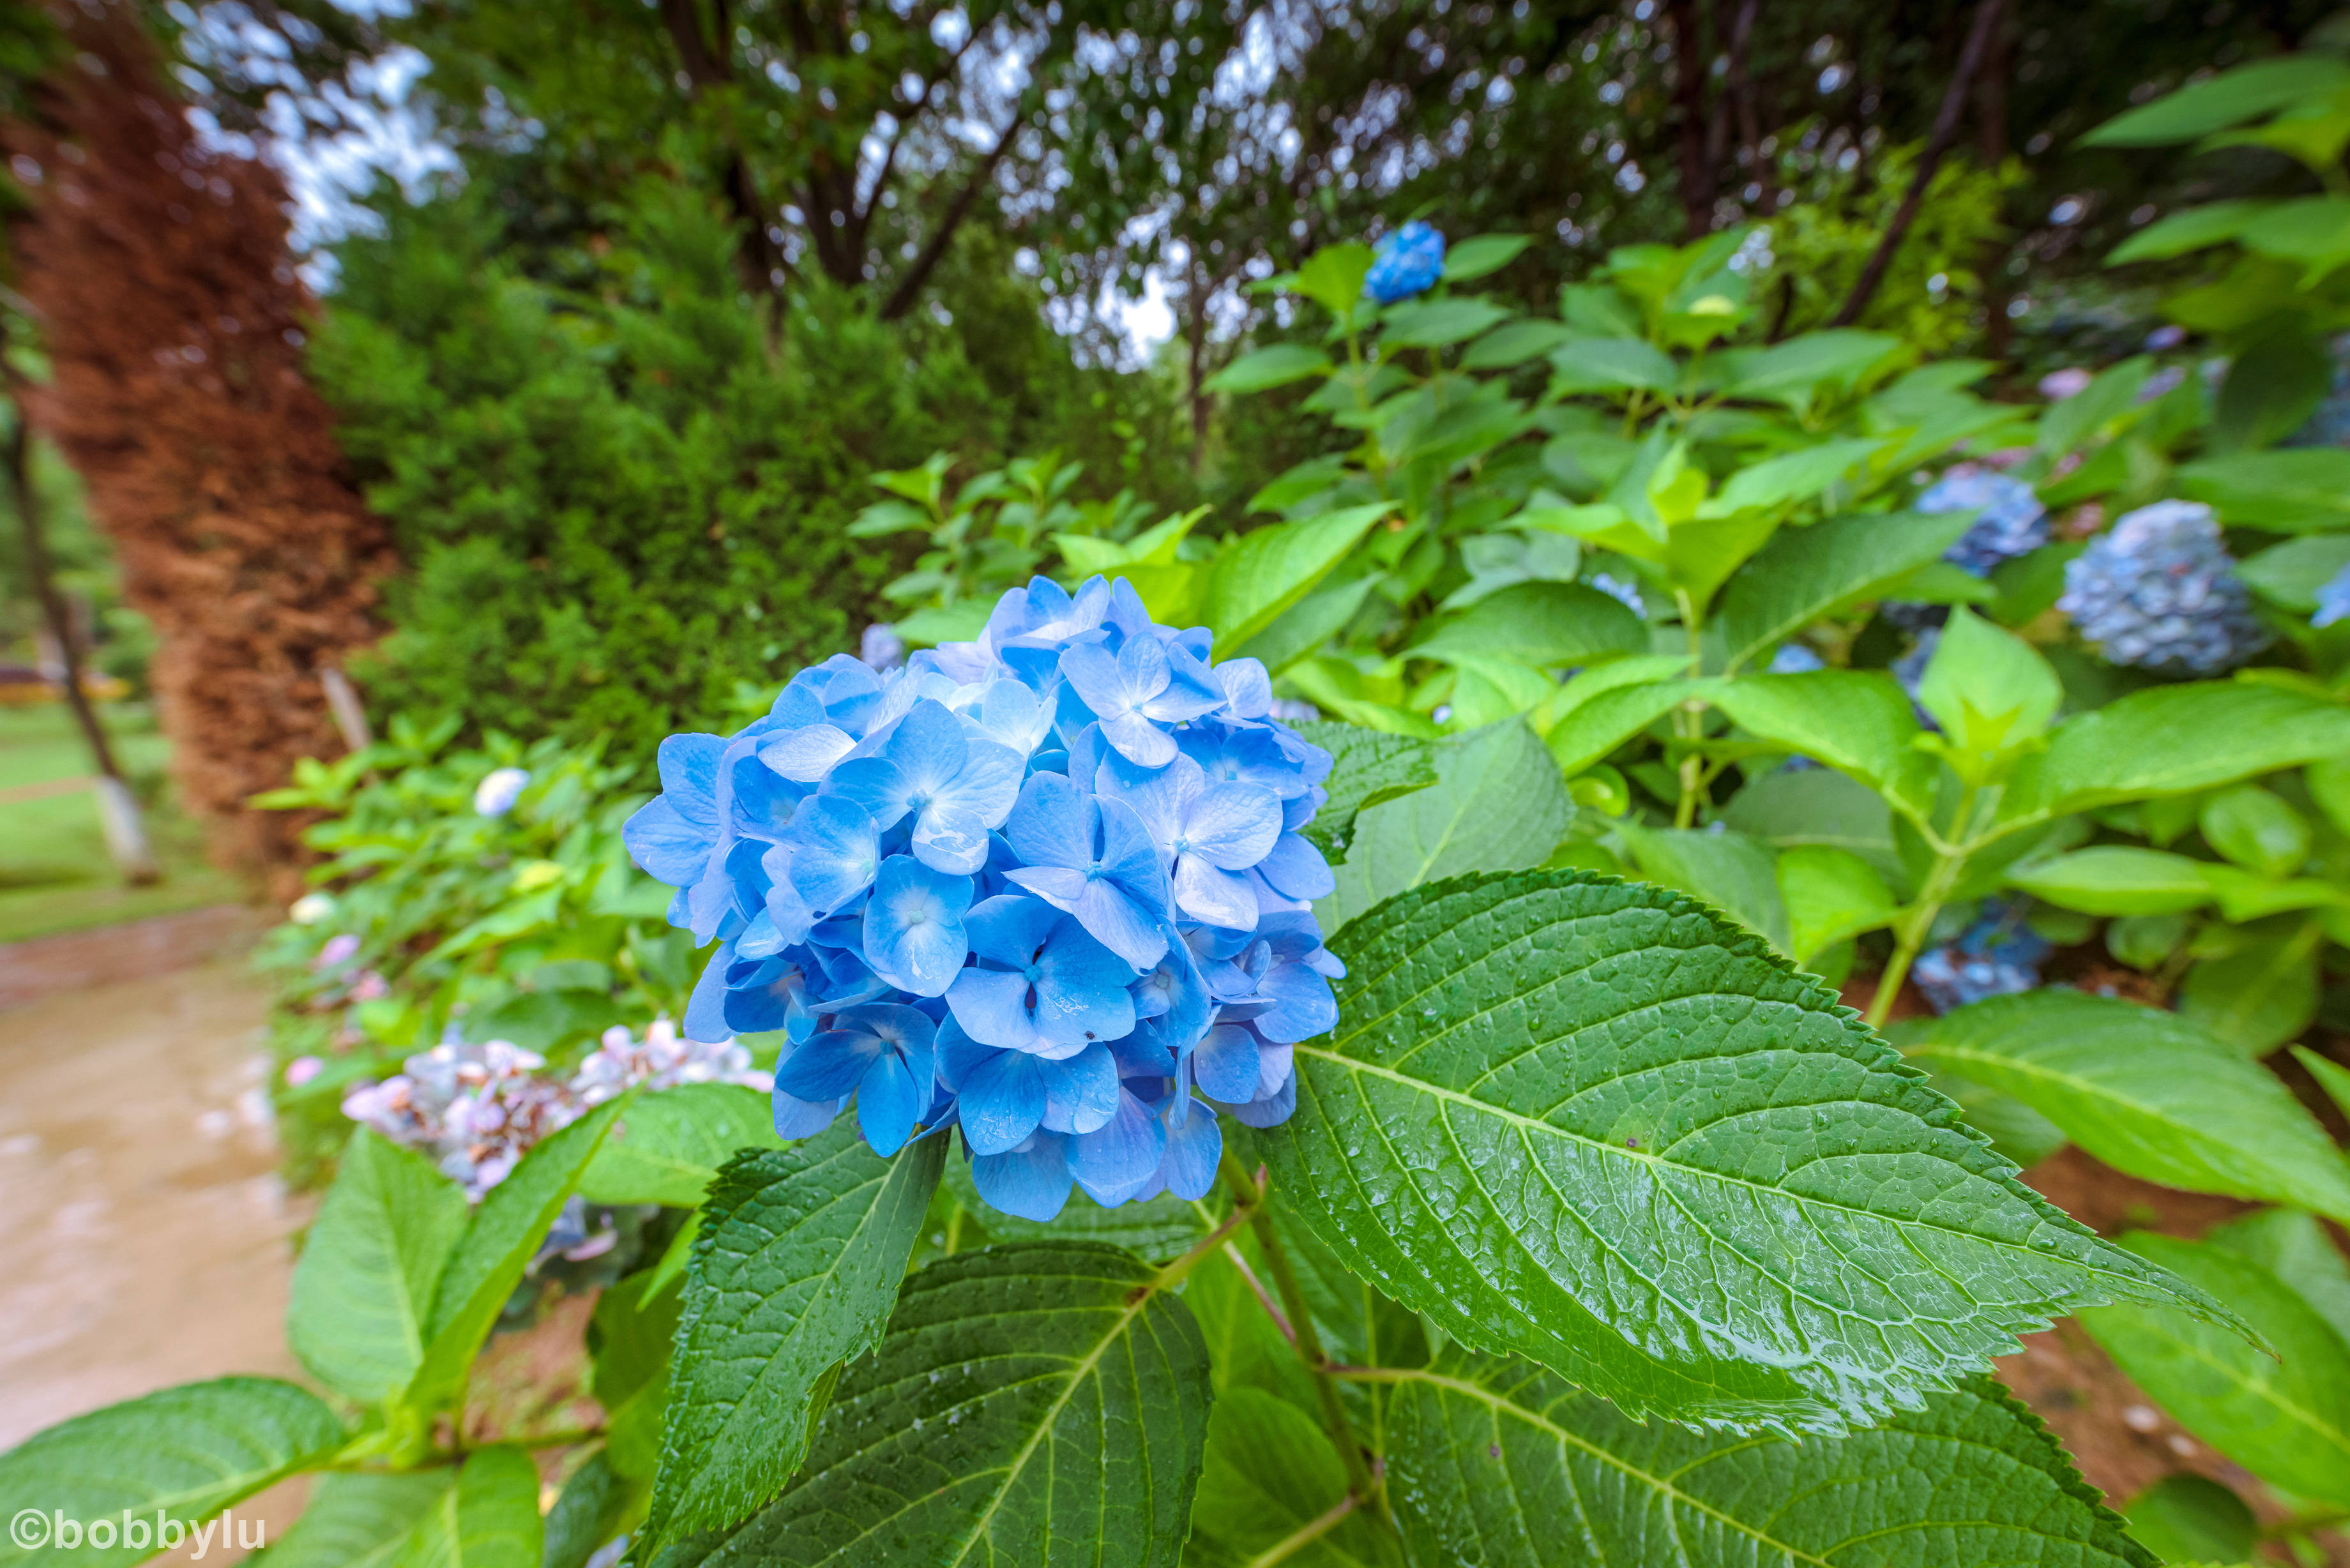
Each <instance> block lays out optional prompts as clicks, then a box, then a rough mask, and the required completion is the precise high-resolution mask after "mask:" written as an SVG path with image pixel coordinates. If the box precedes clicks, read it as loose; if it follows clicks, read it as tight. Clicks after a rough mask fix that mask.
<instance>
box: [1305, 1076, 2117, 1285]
mask: <svg viewBox="0 0 2350 1568" xmlns="http://www.w3.org/2000/svg"><path fill="white" fill-rule="evenodd" d="M1294 1049H1295V1051H1296V1052H1297V1054H1300V1055H1302V1056H1318V1057H1320V1058H1321V1059H1322V1060H1324V1061H1326V1062H1329V1063H1332V1064H1336V1065H1337V1066H1340V1067H1344V1068H1347V1069H1350V1070H1352V1071H1354V1072H1357V1073H1367V1074H1370V1075H1374V1076H1377V1077H1382V1078H1386V1079H1388V1081H1390V1082H1392V1083H1396V1084H1399V1085H1403V1086H1404V1087H1405V1088H1407V1089H1412V1090H1416V1091H1418V1092H1419V1093H1421V1094H1426V1095H1430V1096H1435V1097H1436V1098H1438V1099H1442V1100H1449V1101H1451V1102H1452V1103H1453V1104H1456V1105H1460V1106H1467V1107H1468V1108H1470V1109H1471V1110H1472V1111H1475V1112H1478V1113H1480V1114H1482V1115H1485V1116H1498V1117H1500V1118H1501V1119H1503V1121H1506V1122H1510V1123H1512V1124H1513V1125H1515V1126H1517V1127H1523V1128H1525V1129H1527V1130H1528V1131H1530V1132H1542V1133H1545V1134H1548V1135H1549V1136H1551V1137H1555V1138H1559V1139H1561V1140H1563V1141H1565V1142H1569V1143H1574V1144H1579V1145H1581V1146H1583V1147H1586V1148H1589V1149H1595V1150H1597V1151H1599V1152H1601V1153H1603V1154H1607V1155H1610V1156H1613V1157H1614V1158H1618V1159H1630V1160H1637V1161H1638V1162H1640V1163H1641V1164H1644V1165H1648V1166H1654V1167H1658V1168H1662V1169H1666V1170H1672V1171H1678V1172H1681V1173H1683V1174H1686V1175H1688V1176H1690V1177H1692V1178H1695V1179H1700V1180H1706V1181H1713V1182H1719V1183H1721V1184H1723V1185H1725V1186H1731V1187H1743V1188H1746V1189H1749V1190H1751V1191H1755V1192H1762V1193H1767V1194H1769V1195H1770V1196H1771V1197H1773V1199H1783V1200H1787V1201H1792V1202H1794V1203H1797V1204H1800V1205H1806V1206H1816V1207H1818V1208H1821V1209H1826V1210H1835V1211H1836V1212H1839V1213H1844V1214H1851V1215H1856V1216H1860V1217H1863V1218H1866V1219H1867V1220H1873V1221H1876V1222H1877V1223H1881V1224H1886V1225H1890V1226H1894V1227H1897V1228H1907V1229H1916V1230H1922V1231H1939V1232H1940V1233H1942V1234H1944V1235H1949V1236H1955V1237H1960V1238H1963V1239H1964V1240H1966V1241H1971V1242H1974V1243H1976V1244H1978V1245H1981V1246H1984V1247H1992V1248H1997V1249H2000V1250H2002V1251H2010V1252H2019V1253H2022V1254H2023V1255H2025V1256H2027V1257H2032V1258H2036V1259H2039V1260H2041V1261H2042V1262H2062V1263H2066V1264H2070V1265H2073V1266H2076V1267H2079V1268H2082V1269H2085V1270H2087V1271H2088V1272H2092V1273H2095V1274H2101V1275H2106V1276H2110V1277H2112V1278H2115V1279H2120V1280H2129V1281H2130V1282H2131V1283H2132V1284H2134V1285H2135V1284H2137V1283H2138V1282H2137V1281H2135V1280H2130V1276H2128V1275H2127V1274H2125V1273H2123V1272H2121V1271H2119V1270H2116V1269H2113V1268H2110V1267H2105V1266H2100V1265H2099V1264H2098V1263H2096V1262H2093V1261H2085V1260H2083V1259H2078V1258H2069V1257H2065V1256H2063V1255H2062V1254H2059V1253H2054V1252H2050V1251H2043V1250H2041V1249H2038V1248H2034V1247H2029V1246H2025V1245H2023V1244H2022V1243H2020V1242H2015V1241H2004V1240H2002V1239H2001V1238H1999V1237H1996V1236H1985V1235H1983V1234H1981V1232H1979V1231H1963V1230H1960V1229H1958V1228H1956V1227H1954V1226H1950V1225H1944V1224H1940V1223H1938V1222H1936V1221H1934V1220H1926V1219H1918V1218H1911V1217H1908V1216H1903V1215H1892V1214H1881V1213H1879V1212H1877V1210H1874V1209H1861V1208H1856V1207H1855V1206H1853V1205H1851V1204H1849V1203H1841V1202H1838V1201H1837V1200H1836V1199H1833V1198H1825V1197H1820V1196H1817V1195H1810V1194H1804V1195H1799V1194H1796V1193H1792V1192H1789V1191H1788V1190H1786V1189H1784V1188H1780V1187H1772V1186H1769V1185H1767V1184H1765V1183H1763V1182H1760V1181H1756V1180H1753V1179H1750V1178H1747V1177H1742V1176H1732V1175H1730V1174H1729V1173H1727V1172H1725V1171H1717V1170H1707V1169H1705V1168H1701V1167H1699V1166H1693V1165H1683V1164H1680V1163H1678V1162H1676V1161H1671V1160H1665V1159H1660V1158H1657V1157H1656V1156H1654V1155H1651V1154H1648V1153H1647V1152H1646V1151H1644V1150H1640V1149H1633V1148H1618V1147H1617V1146H1616V1145H1614V1144H1612V1143H1609V1142H1607V1141H1605V1140H1604V1139H1600V1138H1595V1137H1590V1136H1588V1135H1587V1134H1584V1133H1578V1132H1575V1131H1572V1130H1570V1129H1568V1128H1565V1127H1557V1126H1555V1125H1554V1124H1552V1123H1550V1122H1546V1121H1543V1120H1541V1119H1540V1118H1538V1117H1534V1116H1525V1115H1523V1114H1522V1113H1520V1112H1517V1111H1513V1110H1511V1109H1509V1108H1507V1107H1506V1106H1497V1105H1494V1104H1492V1102H1491V1101H1488V1100H1480V1099H1477V1098H1475V1097H1474V1096H1469V1095H1464V1094H1461V1093H1460V1092H1459V1091H1457V1090H1453V1089H1447V1088H1443V1087H1441V1086H1440V1085H1435V1084H1431V1083H1430V1082H1428V1081H1427V1080H1426V1079H1423V1078H1413V1077H1409V1076H1407V1075H1404V1074H1401V1073H1397V1072H1394V1071H1391V1070H1389V1069H1388V1068H1385V1067H1381V1066H1378V1065H1376V1064H1372V1063H1369V1062H1364V1061H1360V1060H1358V1059H1357V1058H1355V1057H1351V1056H1343V1055H1340V1054H1338V1053H1337V1052H1336V1051H1332V1050H1328V1049H1325V1048H1321V1047H1317V1046H1315V1045H1312V1044H1300V1045H1297V1046H1295V1047H1294ZM1860 1103H1874V1102H1860ZM1944 1163H1950V1162H1948V1161H1945V1162H1944ZM1960 1169H1961V1170H1963V1169H1964V1168H1963V1167H1960ZM1966 1174H1968V1175H1970V1176H1976V1175H1978V1173H1976V1172H1972V1171H1967V1172H1966ZM1979 1179H1985V1180H1988V1179H1989V1178H1979ZM1659 1185H1660V1186H1661V1185H1663V1184H1662V1183H1660V1184H1659ZM1708 1233H1709V1234H1711V1231H1709V1232H1708ZM1717 1239H1718V1238H1717ZM1725 1244H1726V1243H1725Z"/></svg>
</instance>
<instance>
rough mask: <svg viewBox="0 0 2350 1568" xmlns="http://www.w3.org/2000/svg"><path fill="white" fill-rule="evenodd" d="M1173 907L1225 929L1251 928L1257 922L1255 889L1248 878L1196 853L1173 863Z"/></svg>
mask: <svg viewBox="0 0 2350 1568" xmlns="http://www.w3.org/2000/svg"><path fill="white" fill-rule="evenodd" d="M1175 907H1176V908H1177V909H1179V910H1180V911H1181V912H1182V915H1183V918H1184V919H1191V920H1201V921H1204V922H1205V923H1206V924H1208V925H1211V926H1222V927H1223V928H1224V929H1227V930H1235V931H1245V930H1251V929H1254V928H1255V926H1256V922H1257V901H1256V889H1255V888H1252V887H1250V886H1249V882H1248V878H1247V877H1243V876H1240V875H1238V874H1237V873H1235V872H1231V871H1219V870H1217V869H1216V868H1215V867H1213V866H1211V865H1209V864H1208V863H1207V862H1206V861H1205V860H1203V859H1201V857H1199V856H1197V855H1186V856H1185V857H1183V858H1182V859H1180V860H1179V861H1177V862H1176V863H1175Z"/></svg>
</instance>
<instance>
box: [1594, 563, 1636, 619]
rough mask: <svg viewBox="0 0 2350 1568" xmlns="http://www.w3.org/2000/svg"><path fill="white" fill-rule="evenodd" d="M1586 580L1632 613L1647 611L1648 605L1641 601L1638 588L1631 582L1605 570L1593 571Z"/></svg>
mask: <svg viewBox="0 0 2350 1568" xmlns="http://www.w3.org/2000/svg"><path fill="white" fill-rule="evenodd" d="M1586 581H1587V582H1589V583H1590V585H1591V586H1592V587H1595V588H1597V589H1598V590H1599V591H1600V592H1601V593H1603V594H1606V595H1607V597H1609V598H1611V599H1614V600H1615V601H1616V602H1617V604H1619V605H1622V606H1623V607H1625V608H1626V609H1628V610H1630V611H1631V612H1632V613H1633V614H1634V615H1647V614H1648V606H1647V605H1646V604H1645V603H1643V602H1642V601H1641V598H1640V590H1639V589H1638V587H1635V586H1633V585H1632V584H1630V583H1627V582H1625V581H1623V580H1622V579H1621V578H1618V577H1611V576H1608V575H1607V573H1605V572H1594V573H1592V574H1591V576H1589V577H1588V578H1586Z"/></svg>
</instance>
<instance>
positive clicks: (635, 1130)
mask: <svg viewBox="0 0 2350 1568" xmlns="http://www.w3.org/2000/svg"><path fill="white" fill-rule="evenodd" d="M781 1146H782V1140H781V1139H779V1138H777V1137H775V1112H774V1110H773V1109H772V1108H771V1106H769V1104H768V1099H767V1096H764V1095H763V1094H761V1093H759V1091H758V1090H756V1089H748V1088H744V1087H743V1085H740V1084H680V1085H677V1086H676V1087H674V1088H669V1089H663V1090H660V1092H658V1093H655V1094H650V1095H640V1096H638V1098H637V1100H636V1102H635V1103H634V1104H632V1105H631V1106H629V1109H628V1114H627V1115H625V1116H622V1117H621V1118H620V1120H619V1123H618V1124H616V1125H615V1126H614V1127H613V1128H612V1131H611V1133H610V1135H609V1136H608V1137H606V1138H605V1139H604V1145H603V1147H601V1148H598V1150H597V1151H596V1158H594V1159H593V1160H591V1161H590V1162H589V1163H588V1166H587V1174H586V1175H585V1176H583V1177H581V1178H580V1179H579V1196H581V1197H582V1198H585V1199H587V1201H588V1202H590V1203H660V1204H666V1205H667V1206H669V1207H670V1208H672V1209H692V1208H696V1207H698V1206H699V1205H700V1204H701V1202H702V1192H703V1191H704V1190H705V1189H707V1188H708V1187H709V1185H710V1180H711V1178H712V1177H713V1176H715V1175H717V1174H718V1168H719V1167H720V1166H722V1165H724V1164H725V1163H726V1161H727V1160H728V1159H729V1158H733V1155H734V1154H735V1153H736V1151H738V1150H741V1149H745V1148H777V1147H781Z"/></svg>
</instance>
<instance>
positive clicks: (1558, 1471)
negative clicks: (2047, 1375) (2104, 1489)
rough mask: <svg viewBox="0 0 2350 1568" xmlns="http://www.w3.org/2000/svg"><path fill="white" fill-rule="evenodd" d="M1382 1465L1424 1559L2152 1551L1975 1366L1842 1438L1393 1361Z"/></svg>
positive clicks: (1791, 1562) (1797, 1564)
mask: <svg viewBox="0 0 2350 1568" xmlns="http://www.w3.org/2000/svg"><path fill="white" fill-rule="evenodd" d="M1392 1411H1393V1414H1392V1416H1391V1417H1390V1420H1391V1426H1392V1429H1393V1433H1394V1437H1393V1439H1392V1444H1391V1453H1390V1457H1389V1463H1390V1465H1391V1467H1392V1469H1393V1471H1394V1476H1395V1480H1394V1481H1393V1482H1391V1483H1390V1484H1391V1485H1392V1486H1393V1488H1394V1489H1395V1491H1396V1493H1397V1495H1398V1496H1399V1497H1400V1498H1401V1499H1403V1500H1405V1507H1406V1509H1407V1510H1408V1513H1409V1517H1410V1519H1411V1521H1412V1523H1413V1525H1414V1534H1415V1537H1416V1538H1422V1539H1425V1541H1426V1542H1427V1543H1428V1545H1429V1546H1430V1547H1432V1548H1433V1549H1432V1550H1423V1551H1420V1552H1417V1553H1416V1555H1419V1556H1420V1557H1422V1558H1424V1559H1425V1560H1427V1561H1429V1562H1447V1563H1478V1564H1480V1565H1481V1568H1569V1565H1576V1568H1580V1565H1582V1564H1587V1563H1611V1564H1612V1563H1624V1564H1634V1563H1641V1564H1645V1563H1682V1564H1695V1563H1703V1564H1725V1565H1726V1564H1738V1565H1740V1568H1815V1565H1822V1564H1827V1563H1837V1564H1844V1563H1851V1564H1856V1565H1857V1564H1861V1563H1868V1564H1880V1563H1883V1564H1891V1563H1900V1564H1919V1565H1927V1564H1943V1563H1950V1564H1959V1563H1965V1564H1977V1563H2002V1564H2015V1565H2022V1564H2043V1565H2045V1568H2152V1565H2153V1561H2154V1560H2153V1559H2152V1558H2150V1557H2148V1556H2147V1554H2146V1553H2145V1552H2144V1551H2142V1550H2141V1549H2140V1548H2138V1547H2137V1545H2136V1544H2135V1543H2134V1542H2131V1541H2129V1540H2128V1538H2127V1537H2126V1536H2125V1535H2124V1534H2123V1532H2122V1521H2120V1520H2119V1519H2117V1518H2116V1517H2115V1516H2114V1515H2113V1514H2112V1513H2110V1512H2108V1511H2106V1509H2104V1508H2103V1507H2101V1506H2099V1504H2098V1501H2097V1495H2098V1494H2097V1492H2096V1490H2095V1488H2093V1487H2091V1486H2089V1485H2088V1484H2087V1483H2086V1482H2085V1481H2083V1480H2082V1479H2081V1478H2080V1476H2079V1474H2078V1473H2077V1472H2076V1471H2074V1469H2073V1466H2072V1462H2071V1461H2070V1460H2069V1459H2066V1458H2065V1455H2064V1449H2062V1448H2060V1447H2059V1446H2058V1445H2057V1442H2056V1439H2055V1438H2054V1437H2052V1436H2050V1435H2049V1432H2048V1430H2047V1428H2044V1427H2043V1426H2042V1425H2041V1423H2040V1420H2039V1417H2036V1416H2034V1415H2033V1414H2032V1413H2031V1412H2030V1411H2029V1410H2027V1409H2025V1408H2024V1407H2023V1406H2022V1404H2021V1403H2020V1402H2018V1401H2017V1400H2016V1399H2015V1397H2013V1396H2012V1395H2011V1394H2009V1393H2008V1392H2007V1390H2005V1389H2004V1388H2002V1387H2001V1386H1999V1385H1998V1384H1997V1383H1995V1382H1993V1381H1992V1380H1991V1379H1990V1378H1988V1377H1981V1378H1970V1379H1968V1380H1967V1381H1966V1382H1965V1383H1964V1384H1963V1385H1962V1386H1960V1387H1959V1388H1957V1389H1955V1390H1953V1391H1951V1392H1950V1393H1946V1394H1937V1395H1934V1396H1932V1397H1929V1399H1928V1400H1927V1402H1926V1405H1925V1407H1924V1408H1923V1409H1921V1410H1915V1411H1905V1412H1903V1413H1901V1414H1899V1415H1898V1416H1896V1417H1893V1418H1892V1419H1891V1420H1890V1421H1888V1422H1887V1423H1886V1424H1885V1425H1884V1426H1882V1427H1880V1428H1877V1430H1875V1431H1866V1432H1856V1433H1854V1434H1853V1435H1852V1436H1850V1437H1845V1438H1826V1439H1822V1438H1814V1439H1811V1440H1808V1441H1805V1442H1802V1443H1792V1442H1788V1441H1786V1440H1785V1439H1783V1438H1743V1439H1741V1438H1725V1437H1721V1436H1714V1435H1709V1434H1706V1433H1703V1432H1696V1431H1691V1430H1690V1429H1689V1428H1684V1427H1674V1426H1668V1425H1665V1424H1663V1423H1653V1424H1650V1425H1648V1426H1645V1427H1644V1426H1639V1425H1638V1424H1636V1423H1634V1422H1633V1421H1631V1420H1628V1419H1627V1418H1626V1417H1625V1416H1624V1415H1623V1413H1622V1412H1620V1411H1618V1410H1617V1409H1615V1408H1613V1407H1610V1406H1609V1405H1608V1404H1607V1402H1606V1401H1605V1400H1602V1399H1600V1398H1598V1397H1595V1396H1594V1395H1591V1394H1587V1393H1583V1392H1580V1391H1578V1390H1576V1389H1575V1388H1574V1387H1571V1386H1568V1385H1567V1384H1566V1383H1565V1382H1563V1381H1561V1380H1560V1379H1559V1378H1557V1377H1555V1376H1550V1375H1549V1374H1547V1373H1544V1372H1543V1371H1541V1370H1540V1369H1539V1368H1536V1367H1532V1366H1526V1365H1525V1364H1523V1362H1477V1361H1472V1360H1471V1359H1469V1358H1467V1357H1458V1358H1454V1359H1452V1360H1451V1361H1448V1362H1447V1363H1446V1364H1445V1365H1444V1366H1443V1367H1442V1369H1441V1370H1440V1371H1435V1372H1429V1373H1409V1374H1405V1375H1404V1376H1402V1378H1401V1380H1400V1383H1399V1387H1398V1388H1397V1390H1396V1398H1395V1402H1394V1405H1393V1407H1392Z"/></svg>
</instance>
